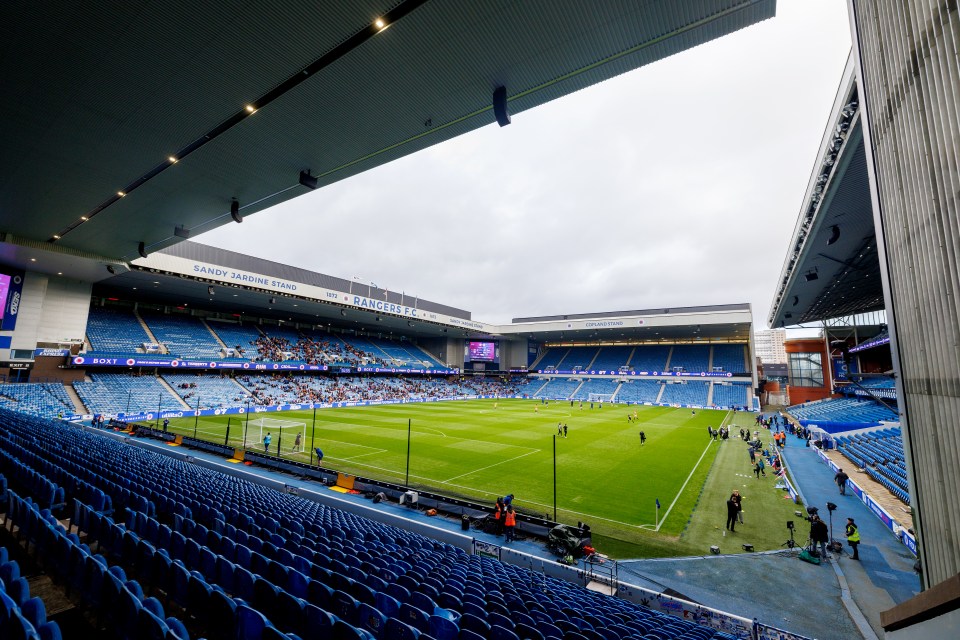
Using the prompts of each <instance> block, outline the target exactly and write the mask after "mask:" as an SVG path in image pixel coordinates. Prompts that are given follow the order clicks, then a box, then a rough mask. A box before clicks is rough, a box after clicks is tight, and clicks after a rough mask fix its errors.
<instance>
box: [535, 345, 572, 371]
mask: <svg viewBox="0 0 960 640" xmlns="http://www.w3.org/2000/svg"><path fill="white" fill-rule="evenodd" d="M568 351H570V349H569V348H567V347H559V348H556V347H554V348H550V349H547V351H546V352H545V353H544V354H543V355H542V356H540V360H538V361H537V362H535V363H534V364H535V367H534V368H536V369H538V370H540V371H543V370H544V369H547V368H549V367H556V366H557V365H558V364H560V361H561V360H563V358H564V356H566V355H567V352H568Z"/></svg>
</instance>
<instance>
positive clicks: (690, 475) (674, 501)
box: [656, 411, 731, 531]
mask: <svg viewBox="0 0 960 640" xmlns="http://www.w3.org/2000/svg"><path fill="white" fill-rule="evenodd" d="M730 416H731V413H730V412H729V411H728V412H727V415H726V416H724V418H723V421H722V422H721V423H720V426H721V427H722V426H723V425H725V424H726V423H727V420H728V419H729V418H730ZM713 443H714V441H713V440H710V441H709V442H708V443H707V446H706V448H705V449H704V450H703V453H701V454H700V459H699V460H697V464H695V465H693V469H690V474H689V475H688V476H687V479H686V480H684V481H683V486H681V487H680V491H678V492H677V496H676V497H675V498H674V499H673V502H671V503H670V506H669V507H667V512H666V513H665V514H663V517H662V518H660V523H659V524H658V525H657V528H656V531H660V527H662V526H663V523H664V522H666V521H667V517H668V516H669V515H670V512H671V511H672V510H673V505H675V504H677V500H679V499H680V496H681V495H683V490H684V489H686V488H687V483H688V482H690V478H692V477H693V474H694V472H696V470H697V467H699V466H700V463H701V462H703V457H704V456H705V455H707V451H708V450H709V449H710V445H711V444H713Z"/></svg>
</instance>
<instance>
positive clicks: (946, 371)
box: [848, 0, 960, 588]
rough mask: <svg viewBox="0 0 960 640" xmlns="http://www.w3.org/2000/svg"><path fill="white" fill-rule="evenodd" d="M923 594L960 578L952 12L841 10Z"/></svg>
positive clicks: (913, 6)
mask: <svg viewBox="0 0 960 640" xmlns="http://www.w3.org/2000/svg"><path fill="white" fill-rule="evenodd" d="M848 6H849V9H850V17H851V28H852V31H853V34H852V35H853V43H854V46H853V50H854V55H855V58H856V64H857V79H858V83H859V86H860V88H861V95H862V97H863V105H862V109H863V113H864V116H863V117H864V140H865V146H866V152H867V160H868V162H867V166H868V172H869V179H870V192H871V199H872V204H873V216H874V224H875V228H876V232H877V242H878V250H879V255H880V268H881V276H882V280H883V293H884V298H885V299H886V302H887V320H888V329H889V332H890V346H891V352H892V356H893V361H894V369H895V370H896V371H898V372H899V374H900V375H899V376H898V377H897V381H896V385H897V396H898V398H899V399H900V408H901V410H902V411H903V412H904V416H902V423H901V424H902V428H903V444H904V452H905V454H906V458H907V463H908V464H907V469H908V477H909V481H910V482H909V484H910V495H911V496H913V498H914V501H915V502H914V504H913V517H914V524H915V528H916V531H917V533H918V535H919V550H920V562H921V566H922V584H923V586H924V588H929V587H930V586H932V585H935V584H938V583H940V582H943V581H945V580H947V579H949V578H952V577H953V576H955V575H957V574H958V573H960V500H958V499H957V495H958V479H960V430H958V429H957V428H956V425H957V423H958V422H960V350H958V348H957V344H958V340H960V337H958V336H960V320H958V316H960V313H958V304H960V302H958V301H960V232H958V229H960V196H958V185H960V170H958V161H957V139H958V137H960V122H958V108H960V105H958V104H957V102H958V100H957V96H958V95H960V69H958V64H957V57H956V56H957V53H956V40H957V25H958V24H960V11H958V6H957V3H956V2H903V1H902V0H871V1H870V2H867V1H864V0H848Z"/></svg>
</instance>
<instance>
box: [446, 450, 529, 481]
mask: <svg viewBox="0 0 960 640" xmlns="http://www.w3.org/2000/svg"><path fill="white" fill-rule="evenodd" d="M541 451H543V449H532V450H530V451H527V452H526V453H522V454H520V455H519V456H516V457H515V458H510V459H509V460H501V461H500V462H495V463H493V464H491V465H488V466H486V467H481V468H480V469H474V470H473V471H468V472H467V473H461V474H460V475H458V476H453V477H452V478H450V479H448V480H441V482H443V483H445V484H446V483H448V482H450V481H452V480H456V479H457V478H462V477H463V476H470V475H473V474H475V473H480V472H481V471H486V470H487V469H492V468H493V467H496V466H499V465H501V464H506V463H507V462H513V461H514V460H519V459H520V458H525V457H527V456H530V455H533V454H535V453H540V452H541Z"/></svg>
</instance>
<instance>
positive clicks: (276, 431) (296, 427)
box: [248, 418, 307, 453]
mask: <svg viewBox="0 0 960 640" xmlns="http://www.w3.org/2000/svg"><path fill="white" fill-rule="evenodd" d="M250 426H251V427H257V429H258V431H253V430H252V429H251V430H250V432H251V433H259V435H260V439H259V440H257V442H254V443H253V445H254V446H256V445H257V444H260V446H263V443H264V439H265V438H266V437H267V435H268V434H269V435H270V450H271V451H276V450H277V442H278V441H279V442H280V451H281V452H282V451H289V452H292V453H300V452H302V451H303V447H304V446H305V445H306V442H307V425H306V423H305V422H297V421H295V420H278V419H276V418H257V419H256V420H251V421H250ZM249 444H250V443H248V445H249Z"/></svg>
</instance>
